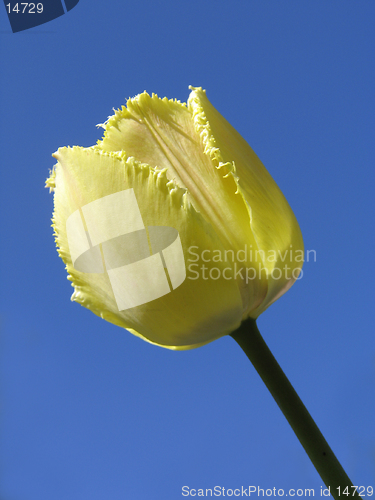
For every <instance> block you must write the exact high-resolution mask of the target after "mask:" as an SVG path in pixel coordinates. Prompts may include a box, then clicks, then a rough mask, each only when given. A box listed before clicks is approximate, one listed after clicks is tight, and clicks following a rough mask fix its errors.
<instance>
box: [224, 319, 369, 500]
mask: <svg viewBox="0 0 375 500" xmlns="http://www.w3.org/2000/svg"><path fill="white" fill-rule="evenodd" d="M231 336H232V337H233V338H234V340H235V341H236V342H237V343H238V344H239V346H240V347H241V348H242V349H243V351H244V352H245V354H246V355H247V357H248V358H249V360H250V361H251V362H252V364H253V365H254V367H255V369H256V370H257V372H258V374H259V375H260V377H261V379H262V380H263V382H264V383H265V384H266V386H267V388H268V390H269V391H270V393H271V394H272V396H273V397H274V399H275V401H276V403H277V404H278V406H279V408H280V409H281V411H282V412H283V413H284V416H285V418H286V419H287V420H288V422H289V424H290V425H291V427H292V429H293V430H294V432H295V434H296V436H297V437H298V439H299V441H300V443H301V444H302V446H303V447H304V449H305V451H306V453H307V455H308V456H309V458H310V460H311V461H312V463H313V464H314V466H315V468H316V470H317V471H318V473H319V475H320V477H321V478H322V480H323V482H324V484H325V485H326V487H327V488H328V487H330V493H331V495H332V496H333V497H334V498H335V499H337V500H342V497H343V490H344V489H345V488H346V487H348V489H347V490H346V491H347V492H349V496H350V497H353V496H354V497H355V498H361V497H360V495H359V494H358V493H357V492H355V493H354V495H353V492H354V488H352V486H353V485H352V483H351V481H350V479H349V478H348V476H347V475H346V473H345V471H344V469H343V468H342V467H341V465H340V462H339V461H338V460H337V458H336V457H335V455H334V453H333V451H332V450H331V448H330V447H329V445H328V443H327V441H326V440H325V439H324V437H323V435H322V433H321V432H320V430H319V428H318V426H317V425H316V423H315V422H314V420H313V419H312V418H311V415H310V413H309V412H308V411H307V409H306V407H305V405H304V404H303V403H302V401H301V399H300V398H299V396H298V394H297V393H296V391H295V390H294V389H293V386H292V385H291V383H290V382H289V380H288V379H287V377H286V375H285V374H284V372H283V371H282V369H281V368H280V365H279V364H278V362H277V361H276V359H275V358H274V357H273V354H272V353H271V351H270V350H269V348H268V346H267V344H266V343H265V341H264V340H263V338H262V336H261V334H260V333H259V330H258V327H257V325H256V322H255V320H253V319H247V320H246V321H244V322H243V323H242V325H241V326H240V327H239V328H238V330H236V331H235V332H233V333H232V335H231ZM338 488H339V489H338Z"/></svg>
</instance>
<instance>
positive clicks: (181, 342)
mask: <svg viewBox="0 0 375 500" xmlns="http://www.w3.org/2000/svg"><path fill="white" fill-rule="evenodd" d="M190 88H191V94H190V96H189V99H188V101H187V103H181V102H180V101H177V100H168V99H167V98H164V99H160V98H159V97H158V96H157V95H155V94H152V95H151V96H150V95H148V94H147V93H146V92H144V93H142V94H139V95H137V96H136V97H134V98H132V99H129V100H128V101H127V104H126V107H125V106H123V107H122V108H121V109H119V110H117V111H115V114H114V115H113V116H112V117H110V118H109V119H108V120H107V121H106V122H105V124H103V125H102V127H103V128H104V130H105V131H104V137H103V139H102V140H101V141H99V142H98V143H97V144H96V145H95V146H92V147H89V148H82V147H78V146H74V147H71V148H70V147H64V148H60V149H59V150H58V151H57V152H56V153H54V155H53V156H54V158H55V159H56V160H57V164H56V165H55V166H54V168H53V171H52V172H51V175H50V177H49V179H48V180H47V186H48V187H50V188H51V189H52V190H53V191H54V214H53V227H54V231H55V238H56V244H57V247H58V252H59V255H60V256H61V258H62V260H63V261H64V263H65V264H66V268H67V271H68V275H69V276H68V278H69V280H71V282H72V286H73V287H74V293H73V295H72V300H74V301H76V302H79V303H80V304H82V305H83V306H85V307H87V308H88V309H90V310H91V311H93V312H94V313H95V314H97V315H98V316H101V317H102V318H103V319H105V320H107V321H110V322H112V323H114V324H116V325H118V326H121V327H124V328H126V329H127V330H129V331H130V332H132V333H133V334H135V335H137V336H139V337H141V338H143V339H144V340H147V341H149V342H151V343H154V344H158V345H160V346H163V347H168V348H171V349H189V348H193V347H198V346H200V345H203V344H206V343H208V342H210V341H212V340H215V339H217V338H219V337H221V336H223V335H226V334H230V333H231V332H233V331H234V330H235V329H236V328H238V327H239V326H240V324H241V322H242V321H243V320H245V319H246V318H248V317H251V318H254V319H255V318H257V317H258V316H259V315H260V314H261V313H262V312H263V311H264V310H265V309H266V308H267V307H268V306H269V305H270V304H272V303H273V302H274V301H275V300H276V299H277V298H279V297H280V296H281V295H283V294H284V293H285V292H286V291H287V290H288V289H289V288H290V287H291V286H292V284H293V283H294V282H295V281H296V279H297V278H298V275H299V273H300V270H301V267H302V262H303V242H302V236H301V231H300V228H299V226H298V223H297V221H296V218H295V216H294V214H293V212H292V210H291V208H290V206H289V204H288V203H287V201H286V199H285V197H284V196H283V194H282V192H281V191H280V189H279V188H278V186H277V185H276V183H275V182H274V180H273V179H272V177H271V176H270V174H269V173H268V172H267V170H266V168H265V167H264V166H263V164H262V163H261V161H260V160H259V159H258V157H257V156H256V154H255V153H254V152H253V150H252V149H251V148H250V146H249V145H248V144H247V142H246V141H245V140H244V139H243V138H242V137H241V136H240V135H239V134H238V133H237V132H236V130H235V129H234V128H233V127H232V126H231V125H230V124H229V123H228V122H227V121H226V120H225V119H224V118H223V117H222V116H221V115H220V113H219V112H218V111H217V110H216V109H215V108H214V107H213V106H212V104H211V103H210V102H209V101H208V99H207V97H206V93H205V91H204V90H202V89H201V88H194V87H190Z"/></svg>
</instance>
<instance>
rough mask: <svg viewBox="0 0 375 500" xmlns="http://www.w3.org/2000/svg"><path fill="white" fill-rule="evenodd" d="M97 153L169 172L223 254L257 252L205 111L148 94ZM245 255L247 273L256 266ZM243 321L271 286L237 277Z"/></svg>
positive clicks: (121, 113)
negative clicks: (130, 158) (129, 158)
mask: <svg viewBox="0 0 375 500" xmlns="http://www.w3.org/2000/svg"><path fill="white" fill-rule="evenodd" d="M104 128H105V133H104V138H103V140H102V141H100V142H99V143H98V147H99V148H100V149H102V150H103V151H107V152H109V151H125V152H126V154H127V155H128V156H134V157H135V158H136V159H137V160H139V161H142V162H145V163H147V164H149V165H151V167H157V168H165V169H166V175H167V177H168V179H171V180H174V182H175V183H176V184H177V185H178V186H180V187H182V188H186V189H187V198H188V200H189V202H190V203H191V204H192V205H193V206H194V207H195V208H196V210H197V211H199V212H200V213H201V215H202V216H203V217H204V219H205V220H206V221H207V222H208V223H209V224H211V226H212V227H213V228H215V232H216V233H217V234H218V236H219V238H220V240H221V242H222V244H223V246H224V248H226V249H233V248H234V249H235V250H236V251H243V250H244V249H253V250H254V251H256V250H257V248H258V247H257V241H256V239H255V238H254V235H253V232H252V229H251V226H250V212H249V207H248V206H247V203H246V202H245V200H244V198H243V196H241V194H240V193H239V191H238V182H237V178H236V175H235V172H234V168H233V164H232V162H229V161H228V162H224V161H220V151H219V150H218V148H217V147H216V144H215V140H214V139H213V138H212V136H211V135H210V130H209V124H208V123H207V120H206V118H205V116H204V113H203V110H202V109H198V107H197V106H195V108H194V109H191V106H189V108H188V107H187V106H186V105H185V104H182V103H181V102H179V101H175V100H168V99H167V98H164V99H160V98H159V97H158V96H156V95H155V94H153V95H152V96H149V95H148V94H147V93H146V92H144V93H142V94H140V95H138V96H136V97H135V98H133V99H129V100H128V102H127V107H122V109H121V110H118V111H116V112H115V115H114V116H113V117H110V118H109V119H108V121H107V122H106V123H105V125H104ZM245 253H246V258H245V260H243V261H242V264H243V265H244V267H249V266H251V265H252V262H251V258H249V256H248V254H249V252H245ZM237 284H238V287H239V289H240V292H241V296H242V300H243V310H244V317H246V316H247V315H248V312H249V311H252V310H254V309H255V308H256V307H258V305H259V304H260V303H262V302H263V300H264V298H265V296H266V293H267V280H266V278H265V276H264V273H263V275H262V276H258V278H257V279H255V280H253V281H252V283H251V286H249V285H248V283H247V282H246V280H245V279H244V278H243V277H241V275H238V277H237Z"/></svg>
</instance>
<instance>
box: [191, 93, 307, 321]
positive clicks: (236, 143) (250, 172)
mask: <svg viewBox="0 0 375 500" xmlns="http://www.w3.org/2000/svg"><path fill="white" fill-rule="evenodd" d="M190 89H192V92H191V94H190V97H189V100H188V109H190V110H191V111H192V113H193V114H195V113H196V112H197V110H198V112H199V113H202V111H203V113H204V115H205V117H206V120H207V122H208V123H209V126H210V135H211V138H212V142H213V144H214V145H215V146H216V148H217V149H216V156H217V160H216V161H221V162H229V163H231V164H232V165H233V170H235V175H236V181H237V183H238V186H239V192H240V193H241V195H242V197H243V199H244V200H245V202H246V203H247V205H248V208H249V212H250V218H251V230H252V232H253V235H254V238H255V241H256V248H257V249H258V250H259V254H258V255H259V256H260V258H262V265H263V266H264V268H265V269H266V270H267V273H268V279H267V282H268V291H267V296H266V297H265V298H264V300H263V302H262V304H261V305H260V306H259V307H257V308H256V309H255V310H252V311H250V310H249V313H250V316H252V317H253V318H256V317H257V316H259V314H261V313H262V312H263V311H264V310H265V309H266V308H267V307H268V306H269V305H270V304H271V303H272V302H274V301H275V300H276V299H277V298H279V297H280V296H281V295H282V294H283V293H285V292H286V291H287V290H288V289H289V288H290V287H291V286H292V284H293V283H294V282H295V280H296V279H297V277H298V274H299V272H300V269H301V268H302V262H303V248H304V247H303V240H302V234H301V231H300V228H299V225H298V222H297V220H296V218H295V216H294V213H293V211H292V209H291V208H290V206H289V204H288V202H287V201H286V199H285V197H284V195H283V194H282V192H281V191H280V189H279V188H278V186H277V184H276V183H275V181H274V180H273V179H272V177H271V175H270V174H269V173H268V171H267V170H266V168H265V167H264V165H263V164H262V162H261V161H260V160H259V158H258V157H257V155H256V154H255V153H254V151H253V150H252V149H251V147H250V146H249V145H248V143H247V142H246V141H245V140H244V139H243V137H242V136H241V135H240V134H239V133H238V132H237V131H236V130H235V129H234V128H233V127H232V126H231V125H230V124H229V123H228V122H227V121H226V120H225V118H224V117H223V116H222V115H221V114H220V113H219V112H218V111H217V110H216V109H215V108H214V106H212V104H211V103H210V102H209V100H208V99H207V97H206V92H205V91H204V90H202V88H194V87H190ZM301 255H302V259H301ZM285 266H287V268H288V270H286V269H285Z"/></svg>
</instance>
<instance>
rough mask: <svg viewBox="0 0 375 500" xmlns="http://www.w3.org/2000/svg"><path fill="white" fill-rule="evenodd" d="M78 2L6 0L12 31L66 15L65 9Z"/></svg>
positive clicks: (28, 27)
mask: <svg viewBox="0 0 375 500" xmlns="http://www.w3.org/2000/svg"><path fill="white" fill-rule="evenodd" d="M62 2H64V4H63V3H62ZM78 2H79V0H39V1H38V0H35V1H34V2H17V1H15V0H4V6H5V9H6V12H7V15H8V18H9V22H10V26H11V28H12V31H13V33H17V32H18V31H24V30H27V29H30V28H34V27H35V26H40V25H41V24H45V23H48V22H49V21H52V20H53V19H56V18H57V17H60V16H62V15H64V14H65V9H66V11H67V12H69V11H70V10H72V9H73V7H75V6H76V5H77V3H78ZM64 7H65V8H64Z"/></svg>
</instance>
